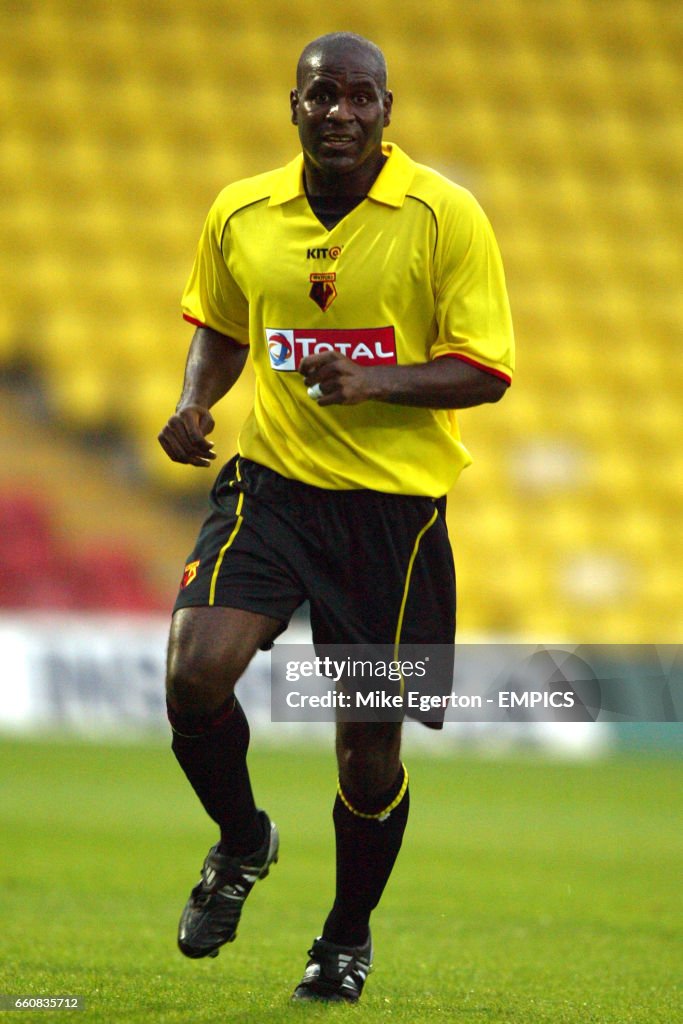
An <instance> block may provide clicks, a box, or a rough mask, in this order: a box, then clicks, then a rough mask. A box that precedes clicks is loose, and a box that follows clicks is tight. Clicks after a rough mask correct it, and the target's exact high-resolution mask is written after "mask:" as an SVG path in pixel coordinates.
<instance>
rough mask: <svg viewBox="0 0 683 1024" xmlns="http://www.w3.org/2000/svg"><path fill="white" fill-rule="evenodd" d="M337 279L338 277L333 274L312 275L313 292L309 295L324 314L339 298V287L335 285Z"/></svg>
mask: <svg viewBox="0 0 683 1024" xmlns="http://www.w3.org/2000/svg"><path fill="white" fill-rule="evenodd" d="M336 278H337V275H336V274H332V273H327V274H311V275H310V278H309V280H310V282H311V290H310V292H309V293H308V294H309V296H310V298H312V299H313V301H314V302H315V303H316V305H318V306H320V308H321V309H322V311H323V313H325V312H327V310H328V309H329V308H330V306H331V305H332V303H333V302H334V300H335V299H336V298H337V286H336V285H335V283H334V282H335V280H336Z"/></svg>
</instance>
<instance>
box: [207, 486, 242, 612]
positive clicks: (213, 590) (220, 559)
mask: <svg viewBox="0 0 683 1024" xmlns="http://www.w3.org/2000/svg"><path fill="white" fill-rule="evenodd" d="M243 503H244V491H240V496H239V499H238V501H237V508H236V510H235V511H236V514H237V522H236V523H235V525H234V527H233V530H232V533H231V534H230V536H229V537H228V539H227V540H226V542H225V544H224V545H223V547H222V548H221V550H220V551H219V552H218V558H217V559H216V565H215V566H214V570H213V575H212V577H211V587H210V589H209V604H210V605H213V604H214V602H215V600H216V583H217V582H218V574H219V572H220V571H221V565H222V564H223V558H224V556H225V552H226V551H227V550H228V548H229V547H230V545H231V544H232V542H233V541H234V539H235V537H236V536H237V534H238V533H239V531H240V526H241V525H242V523H243V522H244V518H243V516H242V505H243Z"/></svg>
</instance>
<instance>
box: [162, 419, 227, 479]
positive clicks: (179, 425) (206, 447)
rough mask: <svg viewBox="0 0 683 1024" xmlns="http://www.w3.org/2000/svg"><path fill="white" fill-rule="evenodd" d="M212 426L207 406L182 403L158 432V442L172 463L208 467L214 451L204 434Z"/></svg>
mask: <svg viewBox="0 0 683 1024" xmlns="http://www.w3.org/2000/svg"><path fill="white" fill-rule="evenodd" d="M214 426H215V423H214V419H213V416H212V415H211V413H210V412H209V410H208V409H205V408H204V407H203V406H201V405H185V406H183V407H182V408H179V409H178V410H177V411H176V412H175V413H174V414H173V416H171V418H170V419H169V421H168V423H167V424H166V426H165V427H164V428H163V430H162V431H161V432H160V434H159V444H160V445H161V447H162V448H163V449H164V451H165V452H166V454H167V455H168V457H169V459H172V460H173V462H182V463H185V464H188V465H190V466H204V467H206V466H210V465H211V463H212V461H213V460H214V459H215V458H216V453H215V451H214V450H213V444H212V443H211V441H207V439H206V435H207V434H210V433H211V431H212V430H213V428H214Z"/></svg>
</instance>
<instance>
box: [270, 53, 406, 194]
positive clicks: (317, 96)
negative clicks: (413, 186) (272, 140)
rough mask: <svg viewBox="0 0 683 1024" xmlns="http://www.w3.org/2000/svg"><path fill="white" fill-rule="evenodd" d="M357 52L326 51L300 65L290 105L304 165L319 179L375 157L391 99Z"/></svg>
mask: <svg viewBox="0 0 683 1024" xmlns="http://www.w3.org/2000/svg"><path fill="white" fill-rule="evenodd" d="M382 85H383V83H382V75H381V71H380V69H379V68H378V67H377V64H376V62H375V60H374V59H373V57H372V55H371V54H368V53H367V52H365V51H364V50H363V49H362V48H360V47H359V48H348V47H347V48H345V49H341V50H336V51H335V50H329V51H327V52H323V53H319V54H314V55H312V57H310V58H309V60H308V61H307V62H306V65H305V66H304V69H303V78H302V81H301V83H300V88H298V89H294V90H293V91H292V93H291V97H290V101H291V107H292V122H293V123H294V124H295V125H297V127H298V129H299V138H300V140H301V147H302V149H303V151H304V154H305V156H306V157H307V158H308V160H309V161H310V162H311V163H312V164H313V165H314V166H315V167H316V169H318V170H319V171H320V172H321V173H322V174H323V175H324V176H325V177H328V178H329V177H335V176H337V175H346V174H350V173H351V172H353V171H355V170H357V169H358V168H359V167H361V166H362V165H363V164H365V162H366V161H367V160H368V158H370V157H372V156H373V155H375V156H379V154H380V153H381V145H382V131H383V129H384V128H385V126H386V125H388V124H389V120H390V115H391V103H392V95H391V93H390V92H388V91H386V90H385V89H383V88H382Z"/></svg>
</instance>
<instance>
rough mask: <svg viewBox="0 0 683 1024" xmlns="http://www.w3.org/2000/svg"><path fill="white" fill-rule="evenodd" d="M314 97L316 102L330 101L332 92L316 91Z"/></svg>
mask: <svg viewBox="0 0 683 1024" xmlns="http://www.w3.org/2000/svg"><path fill="white" fill-rule="evenodd" d="M312 99H313V102H314V103H329V102H330V94H329V93H328V92H316V93H314V94H313V97H312Z"/></svg>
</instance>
